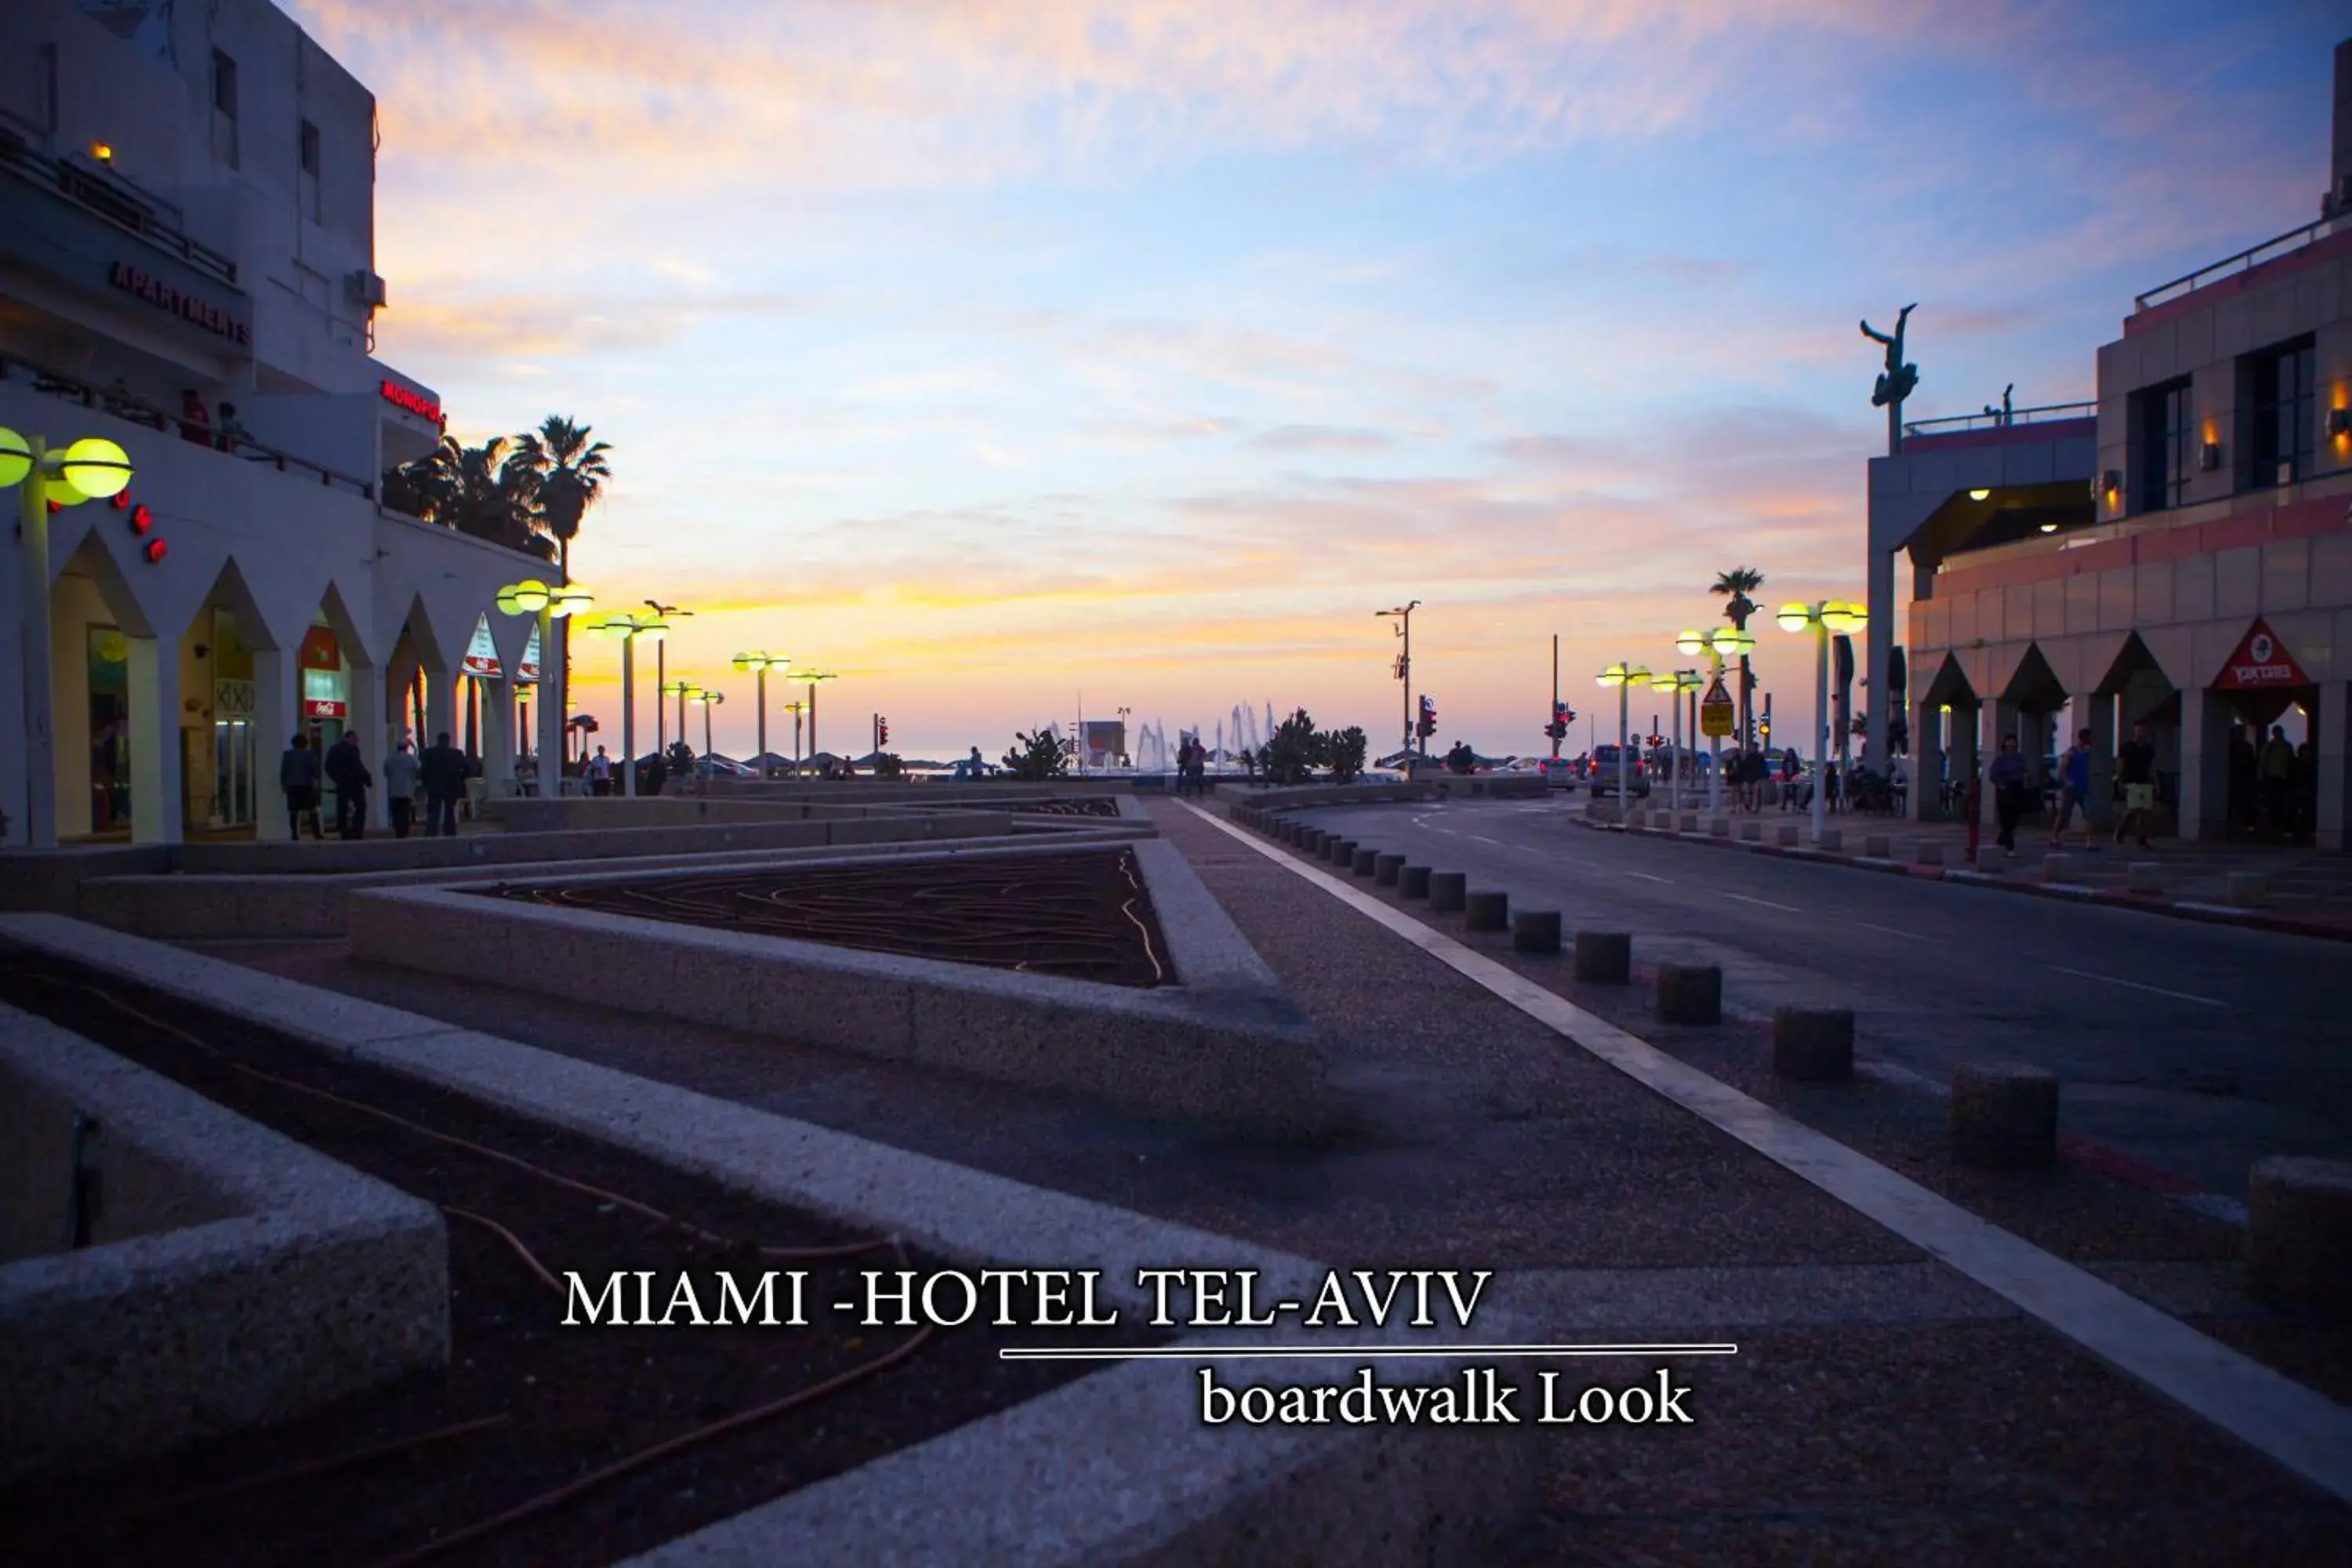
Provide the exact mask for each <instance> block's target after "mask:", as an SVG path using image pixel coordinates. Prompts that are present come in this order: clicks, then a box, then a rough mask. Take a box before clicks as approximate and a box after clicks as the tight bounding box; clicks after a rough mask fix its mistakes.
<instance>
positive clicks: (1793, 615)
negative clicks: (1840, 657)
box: [1774, 599, 1870, 844]
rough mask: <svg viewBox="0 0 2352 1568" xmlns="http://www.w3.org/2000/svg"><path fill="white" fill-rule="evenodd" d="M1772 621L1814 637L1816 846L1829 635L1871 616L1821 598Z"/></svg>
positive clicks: (1824, 793)
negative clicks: (1818, 601) (1808, 633)
mask: <svg viewBox="0 0 2352 1568" xmlns="http://www.w3.org/2000/svg"><path fill="white" fill-rule="evenodd" d="M1774 618H1775V619H1777V620H1779V621H1780V629H1781V630H1782V631H1784V632H1807V631H1810V632H1811V633H1812V634H1813V841H1814V842H1815V843H1816V844H1818V843H1820V842H1821V837H1822V828H1823V827H1825V826H1828V823H1829V809H1830V792H1829V782H1830V636H1831V634H1832V633H1843V632H1858V631H1860V630H1862V628H1863V627H1864V626H1867V625H1869V622H1870V616H1869V615H1868V613H1867V612H1866V611H1864V609H1863V607H1862V606H1861V605H1851V604H1848V603H1846V601H1844V600H1843V599H1823V600H1822V601H1821V603H1819V604H1816V605H1797V604H1789V605H1781V606H1780V614H1779V616H1776V617H1774Z"/></svg>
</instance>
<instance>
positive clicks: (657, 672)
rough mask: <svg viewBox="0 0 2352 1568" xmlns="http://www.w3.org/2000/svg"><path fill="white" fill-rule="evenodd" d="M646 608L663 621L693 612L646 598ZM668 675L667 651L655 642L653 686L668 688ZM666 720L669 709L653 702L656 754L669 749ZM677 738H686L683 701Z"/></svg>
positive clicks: (684, 705) (679, 705)
mask: <svg viewBox="0 0 2352 1568" xmlns="http://www.w3.org/2000/svg"><path fill="white" fill-rule="evenodd" d="M646 609H648V610H651V611H652V612H653V613H654V618H655V619H656V620H658V621H664V622H667V621H674V620H677V619H678V618H679V617H680V616H691V615H693V614H694V612H693V611H692V610H681V609H679V608H678V607H677V605H665V604H663V603H662V602H661V601H660V600H659V599H647V600H646ZM668 675H669V652H668V650H667V648H666V647H663V646H662V645H661V644H660V643H656V644H655V645H654V684H655V686H656V687H658V688H659V689H662V690H664V691H667V690H668V689H669V681H668V679H667V678H668ZM668 722H669V710H667V709H666V708H664V707H663V706H662V705H661V704H660V703H658V702H656V703H655V704H654V752H655V753H656V755H664V754H667V752H668V751H669V732H668V731H667V730H666V729H665V728H664V726H665V725H667V723H668ZM677 738H678V739H679V740H681V741H683V740H685V739H686V704H685V703H684V702H683V701H681V702H679V703H678V705H677Z"/></svg>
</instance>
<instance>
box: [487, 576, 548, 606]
mask: <svg viewBox="0 0 2352 1568" xmlns="http://www.w3.org/2000/svg"><path fill="white" fill-rule="evenodd" d="M547 603H548V593H547V584H544V583H542V582H541V581H540V580H539V579H538V578H536V577H527V578H525V579H524V580H523V581H521V582H520V583H509V584H507V585H506V586H505V587H503V588H501V589H499V598H498V605H499V609H500V610H501V611H502V612H504V613H505V614H507V615H509V616H535V615H537V614H539V612H540V611H541V610H543V609H545V608H546V607H547Z"/></svg>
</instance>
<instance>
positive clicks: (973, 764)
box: [964, 746, 988, 779]
mask: <svg viewBox="0 0 2352 1568" xmlns="http://www.w3.org/2000/svg"><path fill="white" fill-rule="evenodd" d="M964 766H966V767H968V768H970V769H971V776H972V777H973V778H975V779H984V778H986V777H987V776H988V764H987V763H984V762H982V761H981V760H980V748H979V747H978V746H974V747H973V748H972V749H971V756H969V757H966V758H965V759H964Z"/></svg>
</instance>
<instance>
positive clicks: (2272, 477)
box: [2238, 337, 2319, 490]
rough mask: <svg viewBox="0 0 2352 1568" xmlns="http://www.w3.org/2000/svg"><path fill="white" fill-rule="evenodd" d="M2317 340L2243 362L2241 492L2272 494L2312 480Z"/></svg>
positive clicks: (2297, 342) (2299, 341)
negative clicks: (2276, 489)
mask: <svg viewBox="0 0 2352 1568" xmlns="http://www.w3.org/2000/svg"><path fill="white" fill-rule="evenodd" d="M2315 359H2316V356H2315V353H2313V344H2312V340H2311V339H2310V338H2308V337H2302V338H2297V339H2295V340H2294V342H2285V343H2281V344H2279V345H2278V346H2277V347H2276V348H2271V349H2264V350H2263V352H2262V353H2253V354H2248V355H2246V356H2245V357H2244V358H2243V359H2241V360H2240V361H2239V362H2238V407H2239V408H2240V410H2241V411H2242V412H2241V413H2240V416H2239V445H2240V447H2242V449H2243V452H2244V458H2243V460H2242V461H2241V462H2240V464H2239V465H2238V488H2239V489H2257V490H2259V489H2270V488H2272V487H2273V486H2275V485H2291V484H2294V483H2295V482H2296V481H2298V480H2300V479H2307V478H2309V477H2310V474H2311V470H2312V461H2311V458H2312V447H2313V446H2314V444H2315V439H2316V432H2317V422H2318V418H2319V410H2318V406H2317V403H2316V400H2315V396H2314V394H2315V384H2314V378H2315V370H2316V368H2317V367H2316V364H2315Z"/></svg>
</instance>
